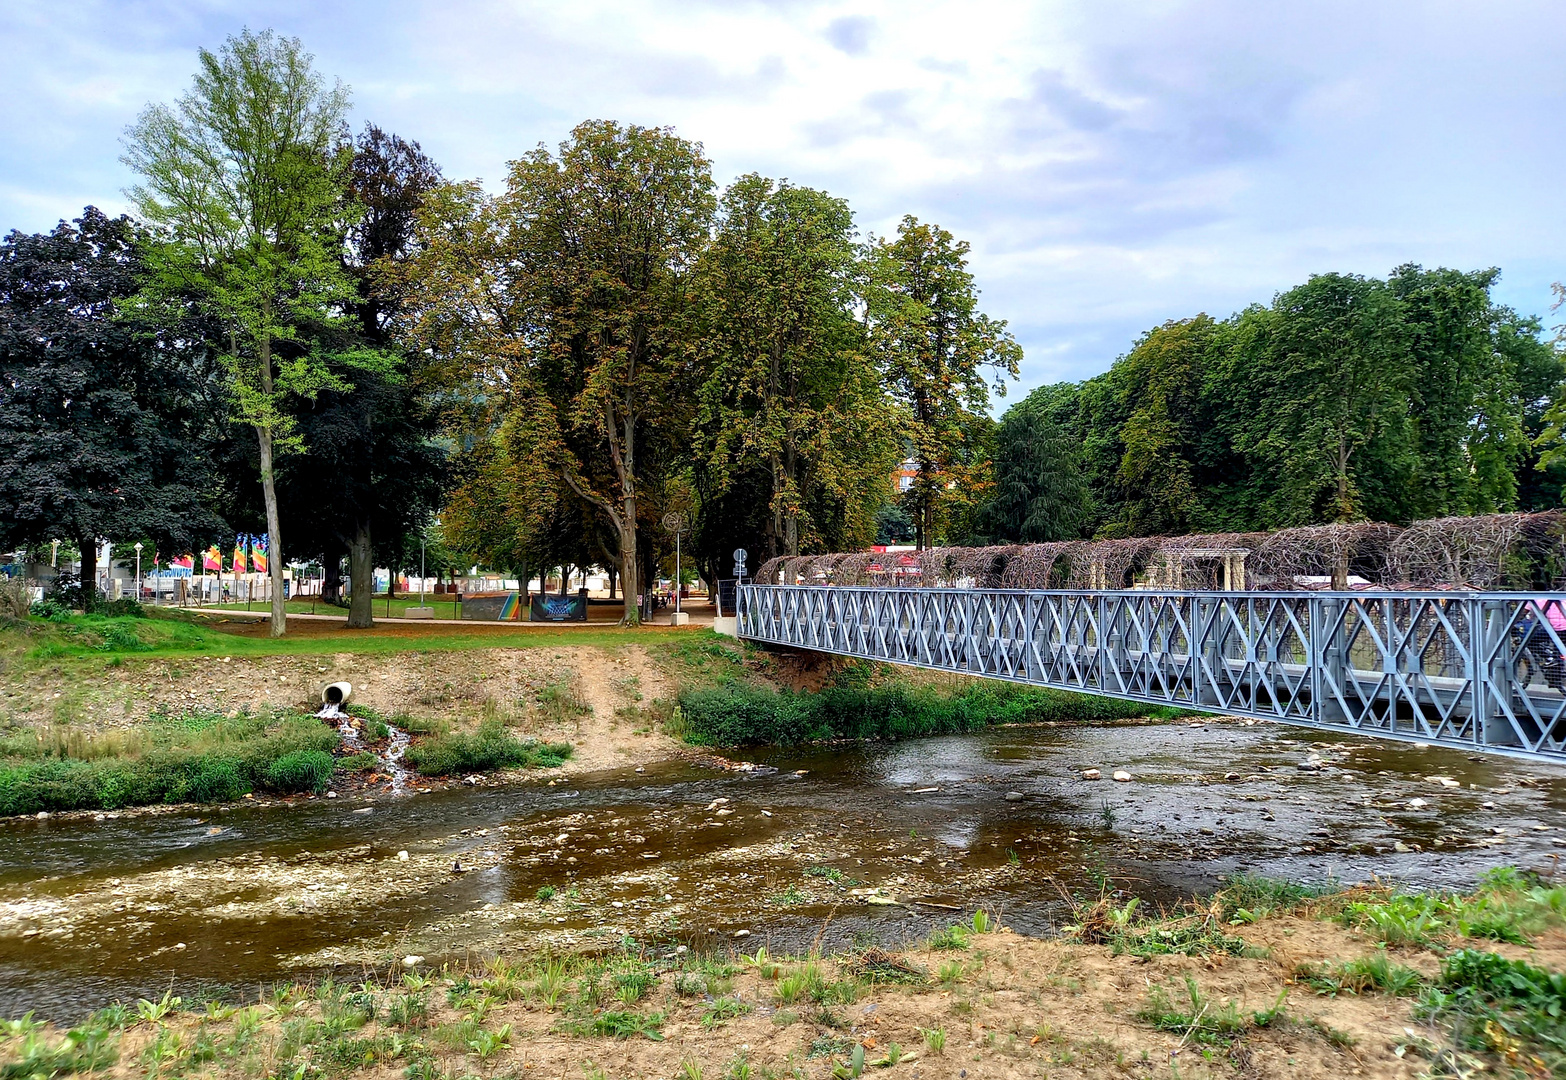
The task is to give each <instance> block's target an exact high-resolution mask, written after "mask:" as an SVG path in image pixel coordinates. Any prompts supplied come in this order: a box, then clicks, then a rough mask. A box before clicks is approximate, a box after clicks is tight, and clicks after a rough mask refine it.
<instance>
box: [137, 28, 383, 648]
mask: <svg viewBox="0 0 1566 1080" xmlns="http://www.w3.org/2000/svg"><path fill="white" fill-rule="evenodd" d="M347 109H348V92H347V90H346V89H344V88H343V87H342V86H341V85H340V84H339V85H334V86H331V87H328V86H327V85H326V84H325V82H324V80H323V79H322V78H321V76H320V75H319V74H317V73H316V72H315V70H314V68H313V67H312V59H311V57H310V56H309V54H307V53H305V52H304V50H303V48H302V47H301V46H300V44H299V41H298V39H296V38H279V37H277V36H276V35H275V34H273V33H272V31H270V30H267V31H264V32H262V33H260V34H255V33H251V32H250V31H248V30H246V31H243V32H242V33H240V34H239V35H238V36H236V37H231V38H229V39H228V41H227V42H226V43H225V44H224V46H223V48H222V49H221V50H220V51H219V52H217V53H212V52H209V51H207V50H205V49H203V50H201V52H200V71H199V72H198V73H197V75H196V77H195V80H194V82H193V84H192V86H191V89H190V91H189V92H188V93H186V94H185V95H184V96H183V97H181V98H180V99H179V101H178V102H177V103H176V104H175V105H174V106H172V107H171V106H168V105H161V104H158V105H150V106H148V108H147V109H146V110H145V111H144V112H143V113H142V114H141V116H140V118H139V119H138V120H137V122H136V124H135V125H134V126H132V127H131V128H130V130H129V131H128V132H127V134H126V139H125V151H126V152H125V157H124V160H125V162H126V164H128V165H129V166H130V167H131V168H133V169H134V170H136V172H137V173H138V174H140V176H141V179H142V182H141V183H140V184H139V185H137V186H136V187H134V188H132V189H131V191H130V196H131V198H132V200H133V201H134V203H135V205H136V208H137V210H138V212H139V213H140V214H141V215H142V217H143V218H144V219H145V220H146V221H148V222H149V223H151V224H152V226H153V227H155V228H156V229H158V230H159V231H160V232H161V234H162V236H163V238H164V239H165V241H166V242H165V243H163V244H161V245H159V246H158V247H157V248H155V249H154V252H153V255H152V260H153V262H154V266H155V270H156V281H155V283H154V287H153V289H152V293H153V294H154V295H165V296H166V295H169V294H193V295H195V296H197V297H199V298H200V300H201V302H202V304H203V306H204V308H205V310H206V311H207V313H208V314H209V315H210V316H211V317H213V318H214V319H216V320H218V321H219V322H220V323H221V325H222V328H223V330H222V333H223V347H224V356H225V359H226V360H227V362H228V365H229V374H230V377H231V380H232V390H233V414H234V419H235V420H237V421H239V422H241V423H244V424H247V425H249V426H250V427H251V428H252V429H253V430H254V432H255V435H256V440H257V446H258V450H259V470H260V478H261V488H262V498H263V501H264V503H265V509H266V525H267V534H268V535H269V537H270V538H271V552H272V561H271V574H272V634H273V636H274V637H275V636H279V635H281V634H283V633H284V632H285V630H286V629H287V621H286V615H285V612H284V607H283V562H284V558H283V555H284V549H283V542H282V536H281V525H280V517H279V510H278V502H277V486H276V458H277V456H278V455H280V454H285V453H291V452H297V451H299V450H301V449H302V448H303V444H302V441H301V439H300V438H299V435H298V432H297V428H296V424H295V422H294V418H293V416H292V414H291V412H290V409H291V406H292V405H293V404H294V403H295V402H296V401H297V400H299V399H309V398H312V397H314V396H315V395H316V394H317V393H319V392H320V391H321V390H323V389H328V388H335V389H338V390H346V389H347V388H348V384H347V383H345V382H344V381H343V380H342V379H341V378H339V377H336V376H334V375H333V374H332V373H331V372H330V371H329V370H328V368H327V366H326V365H325V364H324V363H322V362H321V360H320V359H319V357H317V356H315V355H312V354H311V353H310V352H309V351H308V349H307V348H290V347H287V346H289V345H292V344H294V343H295V339H296V331H297V328H298V326H299V325H300V323H302V322H307V321H313V322H318V323H319V322H329V321H330V320H331V318H332V317H333V313H334V312H336V311H337V310H339V309H340V308H341V307H342V306H343V305H345V304H348V303H351V302H352V301H353V299H354V294H353V289H352V283H351V281H350V280H349V278H348V275H347V274H346V272H345V271H344V268H343V265H342V260H341V254H340V253H341V248H342V239H343V218H344V200H343V191H344V187H345V184H344V175H343V173H344V170H345V168H346V166H347V163H348V158H349V155H350V153H351V150H350V149H349V148H348V147H346V146H345V145H344V141H343V139H342V138H341V130H342V125H343V118H344V116H345V114H346V112H347Z"/></svg>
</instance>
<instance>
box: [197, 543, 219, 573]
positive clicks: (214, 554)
mask: <svg viewBox="0 0 1566 1080" xmlns="http://www.w3.org/2000/svg"><path fill="white" fill-rule="evenodd" d="M201 568H202V569H203V570H215V571H217V572H218V573H219V574H221V573H222V572H223V552H221V551H220V550H218V546H217V545H216V544H213V545H212V546H211V547H209V548H207V550H205V551H203V552H202V553H201Z"/></svg>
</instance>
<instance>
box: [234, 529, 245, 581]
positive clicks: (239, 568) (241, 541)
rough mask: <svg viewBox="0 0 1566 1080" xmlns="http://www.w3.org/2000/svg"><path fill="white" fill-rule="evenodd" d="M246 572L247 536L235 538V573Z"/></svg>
mask: <svg viewBox="0 0 1566 1080" xmlns="http://www.w3.org/2000/svg"><path fill="white" fill-rule="evenodd" d="M244 572H245V534H244V533H240V534H239V535H238V536H236V537H234V573H236V574H243V573H244Z"/></svg>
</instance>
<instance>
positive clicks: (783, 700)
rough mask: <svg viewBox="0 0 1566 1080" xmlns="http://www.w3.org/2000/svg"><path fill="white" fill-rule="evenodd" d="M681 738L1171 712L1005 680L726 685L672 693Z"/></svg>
mask: <svg viewBox="0 0 1566 1080" xmlns="http://www.w3.org/2000/svg"><path fill="white" fill-rule="evenodd" d="M679 706H680V721H681V722H682V723H683V725H684V728H683V736H684V738H685V740H686V741H687V742H691V743H694V744H696V745H698V746H747V745H756V744H771V745H782V746H788V745H796V744H799V743H808V742H823V741H826V740H830V739H912V738H919V737H921V736H927V735H954V734H959V733H961V732H967V731H979V730H982V729H983V728H987V727H993V726H995V725H998V724H1030V723H1043V722H1048V721H1105V720H1125V719H1131V718H1135V717H1145V716H1166V715H1167V716H1174V715H1177V714H1176V713H1175V711H1173V710H1169V709H1160V708H1158V707H1156V706H1151V705H1140V704H1137V703H1135V702H1129V701H1117V700H1115V699H1113V698H1102V697H1091V696H1088V695H1084V694H1071V693H1066V692H1064V691H1060V690H1046V689H1042V688H1040V687H1036V686H1018V685H1016V684H1013V683H1002V682H996V683H980V684H974V685H970V686H965V687H963V688H962V689H960V690H958V691H956V692H955V693H951V692H942V691H941V690H939V689H937V688H935V687H928V686H910V685H904V684H893V685H887V686H853V685H849V686H844V685H838V686H829V687H827V688H825V689H822V690H819V691H816V692H814V693H799V692H794V691H790V690H772V689H768V688H765V687H759V686H751V685H744V684H740V683H730V684H728V685H724V686H718V687H713V688H709V689H700V690H690V691H687V692H685V693H682V694H681V695H680V698H679Z"/></svg>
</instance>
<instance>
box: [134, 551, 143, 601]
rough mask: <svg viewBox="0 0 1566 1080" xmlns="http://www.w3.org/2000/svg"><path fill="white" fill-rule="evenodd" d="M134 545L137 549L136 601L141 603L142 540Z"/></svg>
mask: <svg viewBox="0 0 1566 1080" xmlns="http://www.w3.org/2000/svg"><path fill="white" fill-rule="evenodd" d="M132 546H133V547H135V549H136V603H138V604H139V603H141V541H140V540H138V541H136V543H135V544H134V545H132Z"/></svg>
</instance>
